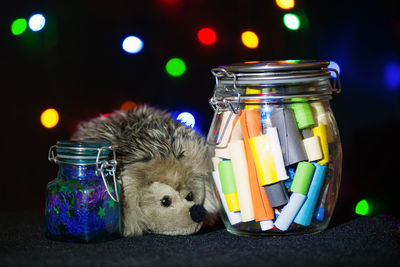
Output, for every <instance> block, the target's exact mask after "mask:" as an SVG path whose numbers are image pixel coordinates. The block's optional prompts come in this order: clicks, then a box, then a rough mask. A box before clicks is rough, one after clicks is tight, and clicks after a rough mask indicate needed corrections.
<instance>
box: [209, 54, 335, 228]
mask: <svg viewBox="0 0 400 267" xmlns="http://www.w3.org/2000/svg"><path fill="white" fill-rule="evenodd" d="M328 65H329V62H326V61H310V60H307V61H306V60H285V61H256V62H254V61H253V62H244V63H239V64H232V65H227V66H222V67H219V68H215V69H213V70H212V73H213V75H214V76H215V78H216V86H215V90H214V96H213V97H212V98H211V100H210V103H211V105H212V107H213V108H214V110H215V114H214V118H213V121H212V124H211V127H210V131H209V133H208V136H207V142H208V143H209V144H210V145H212V146H213V147H214V151H215V156H214V158H213V163H214V171H213V178H214V182H215V186H216V189H217V191H218V196H219V199H220V202H221V207H222V208H221V211H220V215H221V217H222V220H223V222H224V224H225V226H226V228H227V230H228V231H229V232H231V233H234V234H239V235H289V234H308V233H315V232H319V231H322V230H324V229H326V227H327V226H328V223H329V221H330V219H331V216H332V213H333V210H334V207H335V204H336V200H337V196H338V190H339V185H340V175H341V165H342V149H341V143H340V136H339V131H338V128H337V125H336V121H335V118H334V116H333V113H332V110H331V108H330V105H329V100H330V99H331V96H332V92H337V93H338V92H340V90H341V85H340V81H339V77H338V73H337V71H336V70H334V69H329V68H327V67H328ZM331 73H332V76H334V77H335V78H332V77H331ZM332 84H333V85H332Z"/></svg>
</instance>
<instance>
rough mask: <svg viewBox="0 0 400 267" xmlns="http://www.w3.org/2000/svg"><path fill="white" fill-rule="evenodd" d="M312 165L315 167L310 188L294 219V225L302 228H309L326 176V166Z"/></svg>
mask: <svg viewBox="0 0 400 267" xmlns="http://www.w3.org/2000/svg"><path fill="white" fill-rule="evenodd" d="M312 164H313V165H314V166H315V171H314V175H313V178H312V180H311V184H310V188H309V190H308V192H307V199H306V201H305V202H304V204H303V206H302V207H301V209H300V211H299V213H297V215H296V218H295V219H294V222H295V223H297V224H301V225H304V226H309V225H310V223H311V219H312V216H313V215H314V210H315V206H316V205H317V201H318V197H319V193H320V191H321V188H322V185H323V183H324V179H325V174H326V166H324V165H320V164H317V163H312Z"/></svg>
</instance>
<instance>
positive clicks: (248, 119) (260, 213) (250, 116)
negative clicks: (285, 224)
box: [240, 109, 275, 221]
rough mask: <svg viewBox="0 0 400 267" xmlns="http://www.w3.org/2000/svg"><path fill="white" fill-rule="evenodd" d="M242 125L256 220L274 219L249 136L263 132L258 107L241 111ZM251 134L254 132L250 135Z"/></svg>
mask: <svg viewBox="0 0 400 267" xmlns="http://www.w3.org/2000/svg"><path fill="white" fill-rule="evenodd" d="M240 125H241V128H242V133H243V141H244V148H245V153H246V160H247V167H248V172H249V184H250V192H251V197H252V202H253V209H254V217H255V220H256V221H264V220H272V219H274V218H275V217H274V216H275V215H274V211H273V209H272V208H271V206H270V204H269V201H268V198H267V195H266V194H265V190H264V188H263V187H262V186H261V185H260V182H259V181H258V176H257V170H256V165H255V163H254V159H253V155H252V153H251V150H250V144H249V138H250V137H253V135H254V134H256V135H260V134H261V118H260V112H259V110H258V109H251V110H242V112H241V113H240ZM250 134H252V135H251V136H250Z"/></svg>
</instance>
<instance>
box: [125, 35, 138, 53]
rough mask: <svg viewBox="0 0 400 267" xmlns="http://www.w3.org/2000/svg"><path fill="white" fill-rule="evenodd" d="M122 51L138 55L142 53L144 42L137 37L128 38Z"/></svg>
mask: <svg viewBox="0 0 400 267" xmlns="http://www.w3.org/2000/svg"><path fill="white" fill-rule="evenodd" d="M122 49H123V50H124V51H125V52H127V53H129V54H136V53H139V52H140V51H142V49H143V41H142V40H141V39H140V38H139V37H136V36H133V35H131V36H128V37H126V38H125V39H124V41H123V42H122Z"/></svg>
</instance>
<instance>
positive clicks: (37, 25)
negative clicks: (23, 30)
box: [28, 13, 46, 32]
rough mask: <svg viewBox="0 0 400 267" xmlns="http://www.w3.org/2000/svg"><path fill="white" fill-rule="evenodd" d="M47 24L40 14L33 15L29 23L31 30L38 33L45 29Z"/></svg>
mask: <svg viewBox="0 0 400 267" xmlns="http://www.w3.org/2000/svg"><path fill="white" fill-rule="evenodd" d="M45 24H46V18H45V17H44V16H43V14H40V13H38V14H34V15H32V16H31V17H30V18H29V21H28V25H29V29H31V30H32V31H34V32H38V31H40V30H41V29H43V28H44V25H45Z"/></svg>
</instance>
